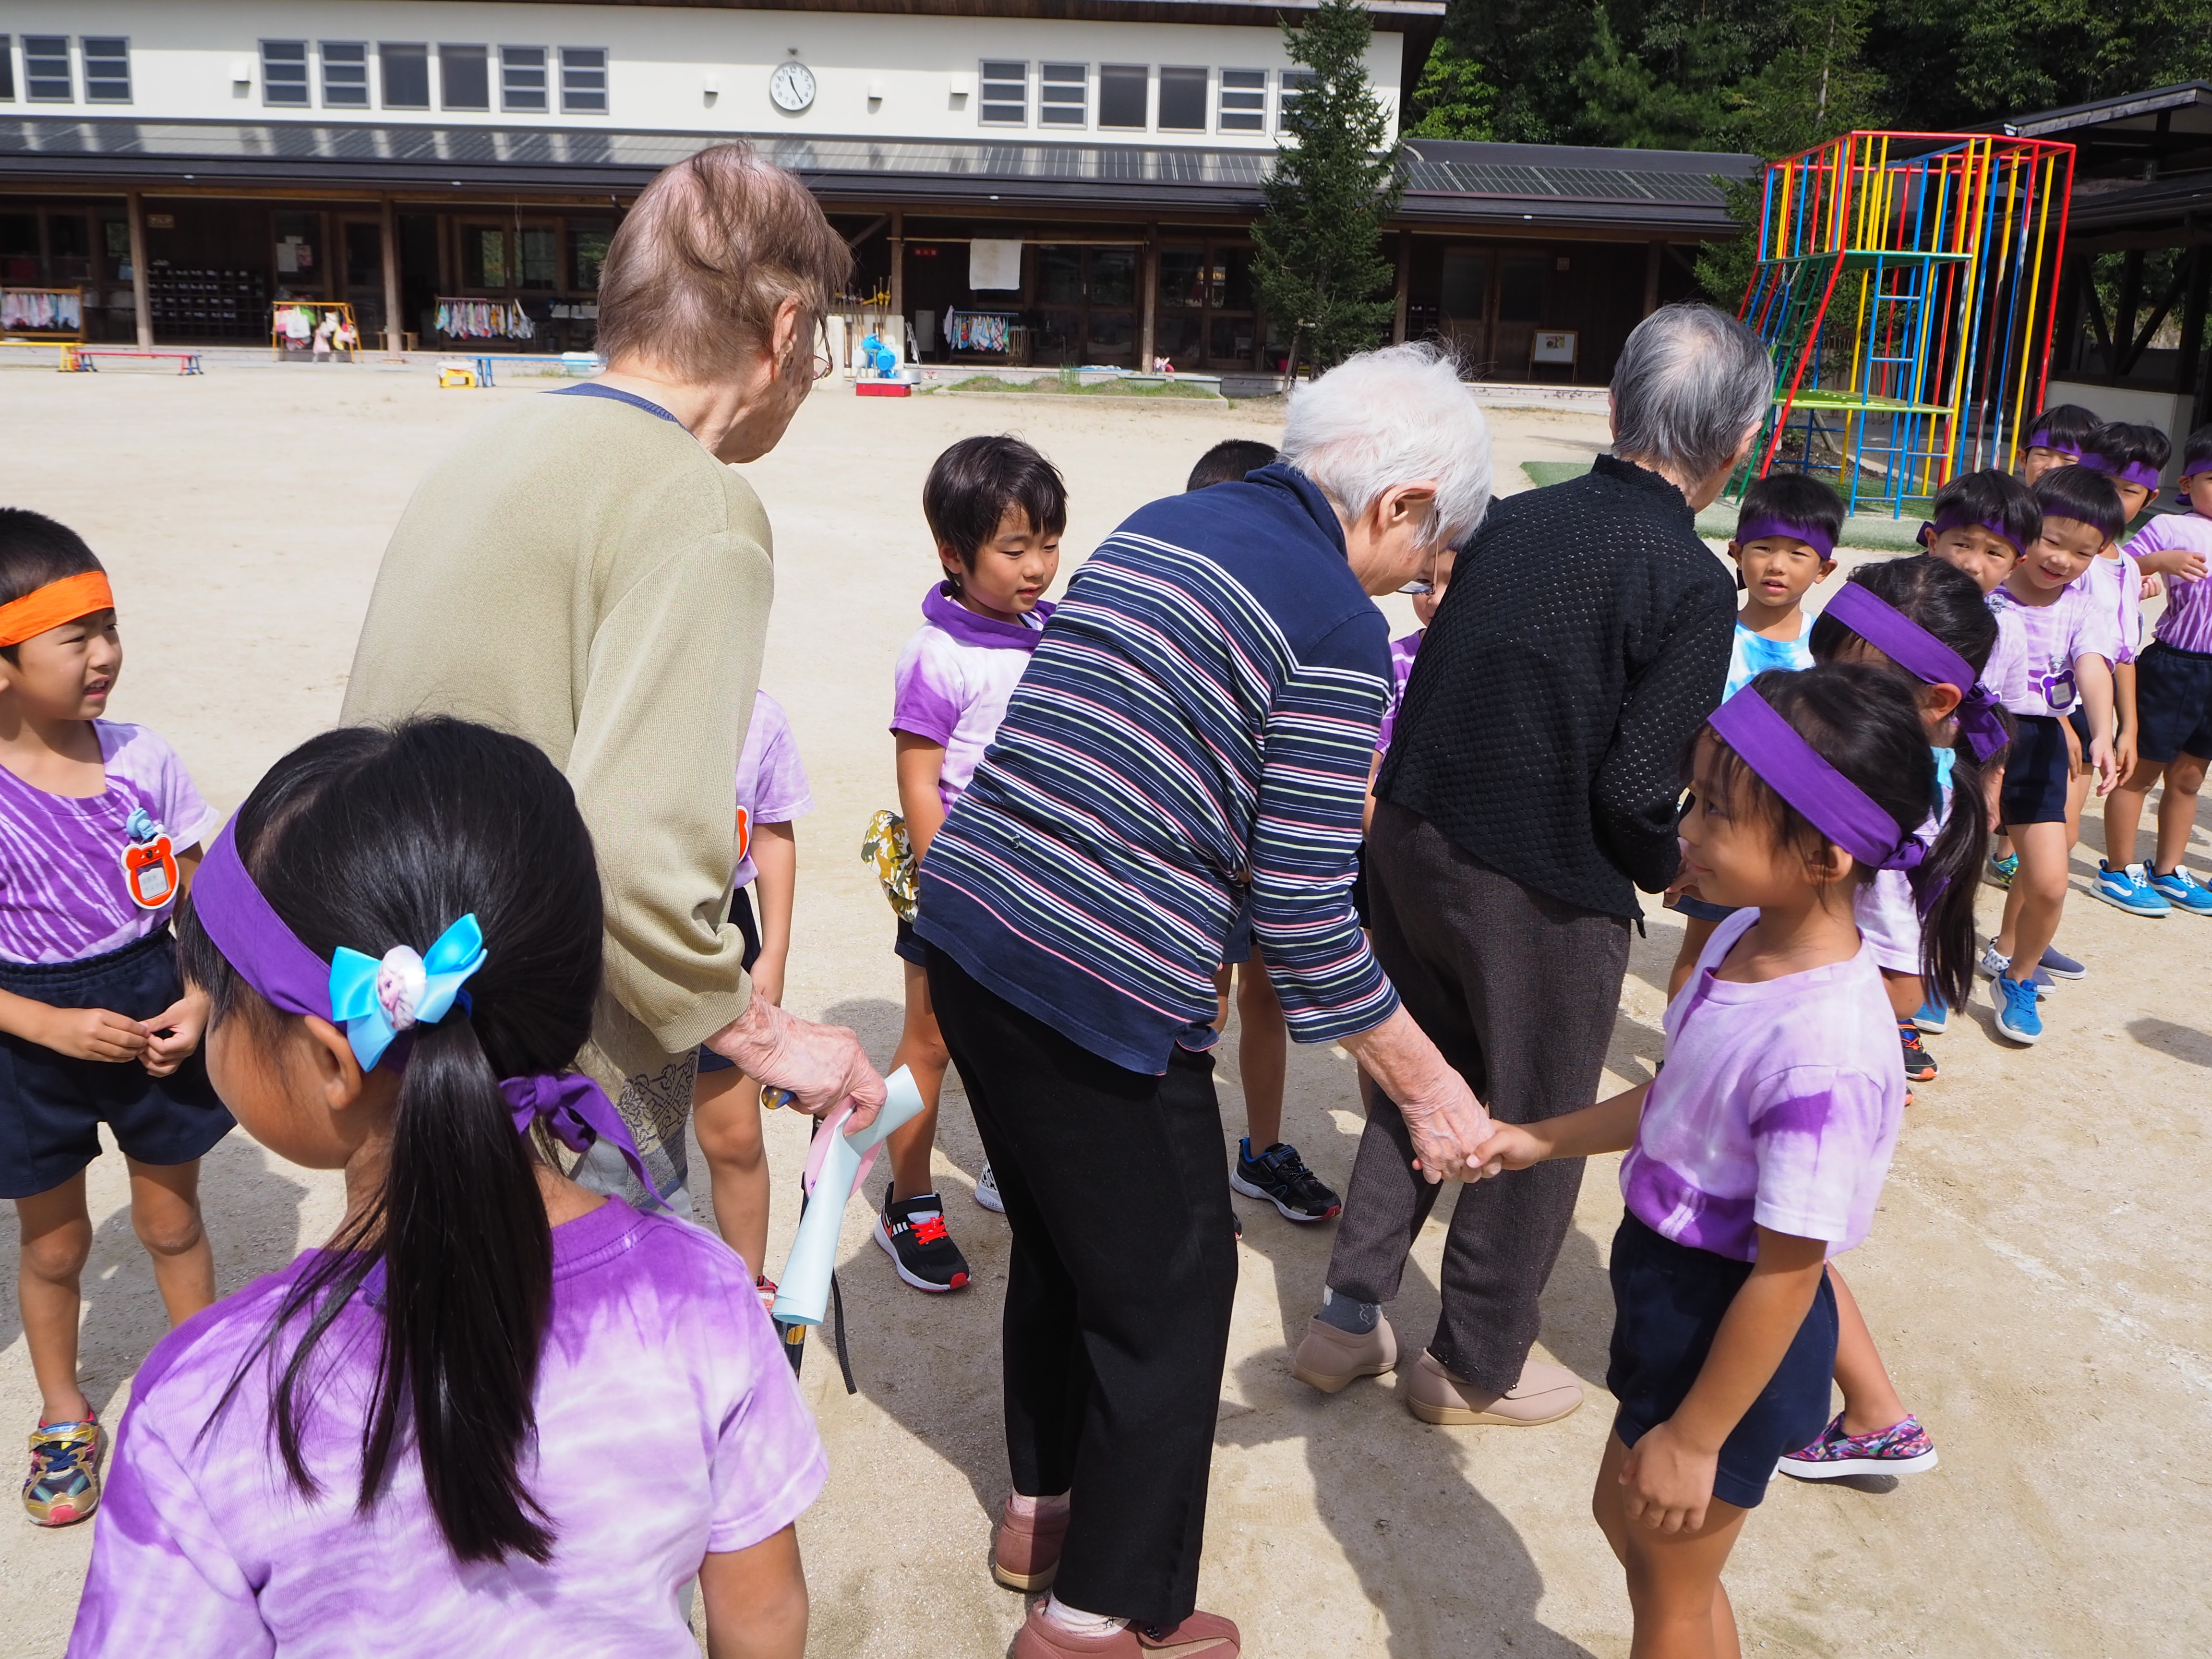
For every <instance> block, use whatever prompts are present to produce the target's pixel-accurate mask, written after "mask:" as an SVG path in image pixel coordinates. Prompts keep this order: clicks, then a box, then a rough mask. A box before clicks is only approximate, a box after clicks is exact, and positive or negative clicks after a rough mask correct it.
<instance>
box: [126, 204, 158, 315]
mask: <svg viewBox="0 0 2212 1659" xmlns="http://www.w3.org/2000/svg"><path fill="white" fill-rule="evenodd" d="M124 199H125V204H126V210H127V211H128V213H129V216H130V220H131V309H132V310H133V311H135V312H136V313H137V316H138V349H140V350H141V351H146V350H150V349H152V347H153V344H154V304H153V301H152V300H151V299H149V297H148V295H147V289H146V202H145V198H144V197H142V196H140V195H139V193H138V192H137V191H135V190H134V191H131V192H130V194H129V195H128V196H126V197H125V198H124Z"/></svg>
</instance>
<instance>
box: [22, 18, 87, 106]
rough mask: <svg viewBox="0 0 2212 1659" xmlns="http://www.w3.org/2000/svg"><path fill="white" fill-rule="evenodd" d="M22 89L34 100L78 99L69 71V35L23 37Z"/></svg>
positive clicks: (64, 101)
mask: <svg viewBox="0 0 2212 1659" xmlns="http://www.w3.org/2000/svg"><path fill="white" fill-rule="evenodd" d="M23 89H24V91H25V92H27V94H30V99H31V101H32V102H33V103H34V104H67V103H72V102H74V101H76V81H75V80H74V78H73V77H72V76H70V50H69V36H67V35H66V34H27V35H25V36H24V37H23Z"/></svg>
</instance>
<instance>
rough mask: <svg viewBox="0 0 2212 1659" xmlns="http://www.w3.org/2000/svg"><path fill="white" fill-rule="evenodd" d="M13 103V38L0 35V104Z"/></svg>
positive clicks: (12, 36)
mask: <svg viewBox="0 0 2212 1659" xmlns="http://www.w3.org/2000/svg"><path fill="white" fill-rule="evenodd" d="M14 102H15V36H14V35H12V34H0V104H12V103H14Z"/></svg>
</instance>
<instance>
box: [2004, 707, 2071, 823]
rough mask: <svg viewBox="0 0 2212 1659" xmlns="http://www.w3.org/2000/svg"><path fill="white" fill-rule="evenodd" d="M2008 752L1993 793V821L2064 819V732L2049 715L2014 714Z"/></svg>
mask: <svg viewBox="0 0 2212 1659" xmlns="http://www.w3.org/2000/svg"><path fill="white" fill-rule="evenodd" d="M2013 723H2014V725H2015V727H2016V728H2017V729H2016V730H2015V732H2014V733H2013V739H2012V751H2011V752H2010V753H2009V754H2008V755H2007V756H2006V757H2005V769H2004V787H2002V789H2001V790H2000V791H1999V792H1998V793H1997V822H1998V823H1999V824H2001V825H2002V827H2004V828H2005V829H2011V828H2012V827H2013V826H2014V825H2015V824H2021V823H2064V822H2065V821H2066V781H2067V772H2068V762H2067V757H2066V733H2065V732H2063V730H2062V729H2061V728H2060V724H2059V721H2058V720H2057V718H2056V717H2055V716H2053V715H2050V714H2015V715H2014V716H2013Z"/></svg>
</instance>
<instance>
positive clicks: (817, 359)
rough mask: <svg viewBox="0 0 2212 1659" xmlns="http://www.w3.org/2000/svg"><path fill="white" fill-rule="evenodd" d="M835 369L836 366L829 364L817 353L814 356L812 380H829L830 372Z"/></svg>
mask: <svg viewBox="0 0 2212 1659" xmlns="http://www.w3.org/2000/svg"><path fill="white" fill-rule="evenodd" d="M836 367H837V365H836V364H835V363H833V362H830V361H829V359H828V358H827V357H825V356H823V355H822V354H821V353H820V352H818V351H817V352H816V353H815V354H814V378H815V379H816V380H828V379H829V371H830V370H832V369H833V368H836Z"/></svg>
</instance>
